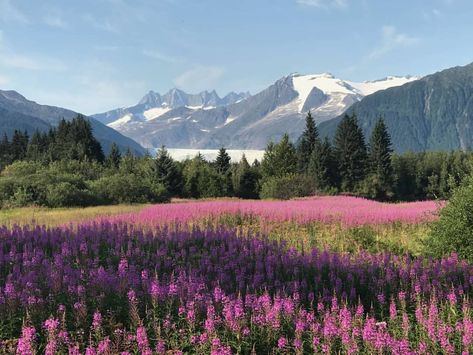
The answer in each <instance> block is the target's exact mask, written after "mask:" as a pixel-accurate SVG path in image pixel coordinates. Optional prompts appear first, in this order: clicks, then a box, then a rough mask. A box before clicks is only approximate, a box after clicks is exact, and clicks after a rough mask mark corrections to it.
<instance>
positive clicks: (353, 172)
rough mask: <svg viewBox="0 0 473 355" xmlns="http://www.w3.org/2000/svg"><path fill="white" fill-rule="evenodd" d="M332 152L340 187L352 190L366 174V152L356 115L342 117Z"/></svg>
mask: <svg viewBox="0 0 473 355" xmlns="http://www.w3.org/2000/svg"><path fill="white" fill-rule="evenodd" d="M334 153H335V158H336V161H337V164H338V170H339V174H340V179H341V188H342V190H344V191H347V192H353V191H354V190H355V187H356V186H357V184H358V183H360V182H361V181H362V180H363V178H364V177H365V176H366V163H367V152H366V144H365V139H364V136H363V132H362V130H361V128H360V127H359V126H358V122H357V119H356V115H355V114H353V115H351V116H350V115H348V114H345V116H344V117H343V118H342V120H341V122H340V123H339V125H338V127H337V131H336V133H335V139H334Z"/></svg>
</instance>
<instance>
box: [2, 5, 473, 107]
mask: <svg viewBox="0 0 473 355" xmlns="http://www.w3.org/2000/svg"><path fill="white" fill-rule="evenodd" d="M472 19H473V1H471V0H236V1H235V0H232V1H230V0H81V1H76V0H42V1H33V0H0V88H1V89H15V90H17V91H19V92H20V93H22V94H23V95H25V96H27V97H28V98H30V99H33V100H35V101H38V102H40V103H47V104H52V105H58V106H63V107H68V108H71V109H74V110H77V111H80V112H83V113H86V114H92V113H97V112H101V111H106V110H109V109H112V108H116V107H121V106H129V105H132V104H134V103H136V102H137V101H138V100H139V99H140V98H141V96H143V95H144V94H145V93H146V92H147V91H149V90H155V91H158V92H161V93H164V92H165V91H167V90H168V89H170V88H172V87H179V88H182V89H184V90H186V91H188V92H197V91H200V90H204V89H216V90H217V92H218V93H219V94H220V95H224V94H226V93H227V92H228V91H230V90H235V91H246V90H249V91H250V92H252V93H255V92H257V91H258V90H260V89H263V88H264V87H266V86H267V85H269V84H271V83H272V82H274V81H275V80H277V79H278V78H280V77H282V76H284V75H287V74H289V73H292V72H300V73H320V72H331V73H333V74H334V75H336V76H338V77H341V78H343V79H350V80H372V79H378V78H382V77H385V76H387V75H407V74H411V75H425V74H428V73H431V72H435V71H438V70H440V69H443V68H447V67H451V66H455V65H464V64H467V63H470V62H473V45H472V43H473V21H472Z"/></svg>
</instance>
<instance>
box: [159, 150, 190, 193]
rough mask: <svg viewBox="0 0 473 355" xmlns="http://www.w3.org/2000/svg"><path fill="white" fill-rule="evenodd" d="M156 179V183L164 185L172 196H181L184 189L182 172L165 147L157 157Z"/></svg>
mask: <svg viewBox="0 0 473 355" xmlns="http://www.w3.org/2000/svg"><path fill="white" fill-rule="evenodd" d="M154 177H155V181H156V182H158V183H160V184H163V185H164V187H165V188H166V190H167V191H168V193H169V194H170V195H171V196H177V195H180V194H181V192H182V187H183V186H182V183H183V180H182V174H181V171H180V170H179V168H178V166H177V164H176V162H175V161H174V160H173V159H172V158H171V156H170V155H169V153H168V151H167V150H166V148H165V147H164V146H162V147H161V148H160V149H159V151H158V154H157V156H156V160H155V164H154Z"/></svg>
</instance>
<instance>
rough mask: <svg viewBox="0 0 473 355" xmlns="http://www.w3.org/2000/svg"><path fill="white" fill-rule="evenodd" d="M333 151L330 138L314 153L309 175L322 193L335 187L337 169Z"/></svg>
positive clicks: (311, 158)
mask: <svg viewBox="0 0 473 355" xmlns="http://www.w3.org/2000/svg"><path fill="white" fill-rule="evenodd" d="M335 165H336V164H335V161H334V157H333V150H332V147H331V145H330V142H329V140H328V138H325V140H324V142H323V143H322V144H320V146H319V147H318V149H315V150H314V151H313V152H312V155H311V157H310V162H309V167H308V174H309V176H311V177H312V178H313V180H314V183H315V187H316V188H317V189H318V190H320V191H327V190H328V189H330V188H331V187H333V186H334V185H335V182H336V176H335V174H336V169H335Z"/></svg>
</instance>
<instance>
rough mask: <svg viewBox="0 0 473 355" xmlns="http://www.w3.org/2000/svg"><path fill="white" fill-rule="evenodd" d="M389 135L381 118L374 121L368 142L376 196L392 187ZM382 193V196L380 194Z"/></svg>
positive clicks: (383, 193) (384, 193)
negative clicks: (376, 190)
mask: <svg viewBox="0 0 473 355" xmlns="http://www.w3.org/2000/svg"><path fill="white" fill-rule="evenodd" d="M391 153H392V148H391V137H390V136H389V133H388V130H387V127H386V124H385V123H384V120H383V119H382V118H379V120H378V121H377V122H376V125H375V126H374V129H373V132H372V134H371V138H370V144H369V164H370V172H371V174H373V175H374V180H375V182H376V185H377V186H378V190H379V191H378V196H377V197H384V196H385V195H386V193H388V191H391V190H392V188H393V167H392V163H391ZM380 195H383V196H380Z"/></svg>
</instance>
